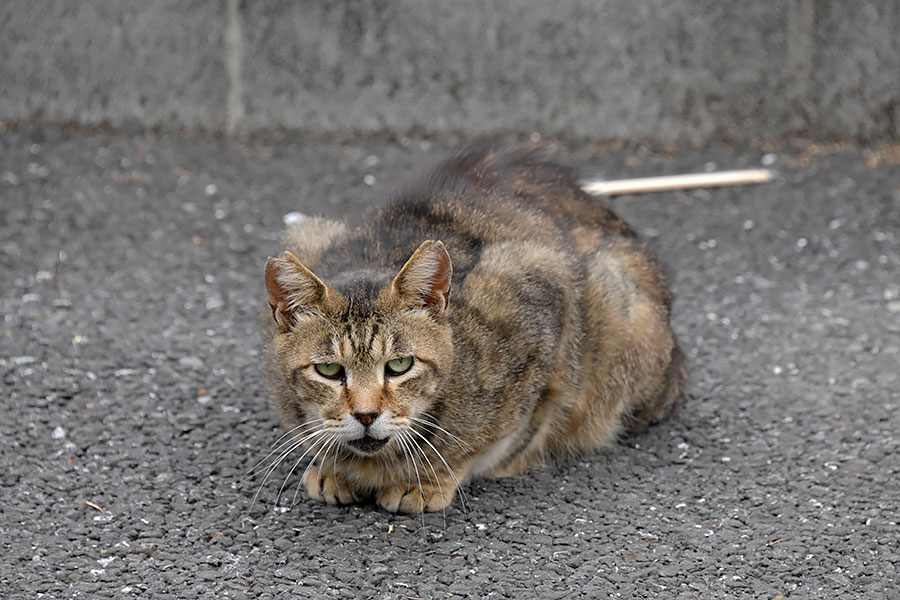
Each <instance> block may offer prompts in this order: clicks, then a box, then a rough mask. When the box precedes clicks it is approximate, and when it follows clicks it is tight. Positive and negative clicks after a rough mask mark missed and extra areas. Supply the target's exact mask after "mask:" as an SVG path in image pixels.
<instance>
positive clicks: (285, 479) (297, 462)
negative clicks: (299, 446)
mask: <svg viewBox="0 0 900 600" xmlns="http://www.w3.org/2000/svg"><path fill="white" fill-rule="evenodd" d="M332 435H334V434H332ZM330 440H331V438H329V439H328V440H326V441H325V444H327V443H328V441H330ZM320 441H321V440H316V441H315V442H314V443H313V444H311V445H310V447H309V448H307V449H306V451H305V452H304V453H303V454H301V455H300V458H298V459H297V460H296V462H294V466H293V467H291V470H290V471H288V474H287V477H285V478H284V481H283V482H282V484H281V487H280V488H279V489H278V495H276V496H275V506H278V501H279V500H280V499H281V494H282V492H284V488H285V486H286V485H287V482H288V479H290V478H291V475H293V474H294V471H295V470H296V469H297V467H299V466H300V463H301V462H303V457H304V456H306V455H307V454H309V452H310V451H311V450H312V449H313V448H315V447H316V445H318V444H319V442H320ZM324 447H325V445H324V444H323V446H322V447H321V448H319V449H318V450H316V453H315V454H313V457H312V458H311V459H310V461H309V463H310V464H312V463H314V462H316V457H317V456H319V452H321V451H322V449H323V448H324ZM306 468H307V469H309V465H307V467H306ZM301 481H302V480H301Z"/></svg>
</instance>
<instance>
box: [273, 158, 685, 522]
mask: <svg viewBox="0 0 900 600" xmlns="http://www.w3.org/2000/svg"><path fill="white" fill-rule="evenodd" d="M283 244H284V247H286V248H287V251H286V252H285V253H284V256H283V257H281V258H269V260H268V262H267V263H266V268H265V284H266V290H267V293H268V302H269V305H270V307H271V314H269V313H268V311H267V316H266V321H267V325H266V331H265V335H264V339H265V353H264V358H263V365H262V366H263V369H264V371H266V372H267V374H268V375H269V379H270V381H271V385H272V388H273V395H274V400H275V403H276V405H277V407H278V409H279V411H280V413H281V416H282V418H283V422H284V425H285V426H286V427H288V428H289V429H290V432H291V433H292V437H289V440H290V441H289V442H286V443H285V444H284V445H283V449H282V450H279V452H281V454H282V456H281V458H282V459H283V458H284V457H285V456H287V455H288V454H290V453H291V452H294V451H297V454H301V452H302V453H303V454H305V455H308V456H309V457H312V461H313V462H312V463H310V466H309V467H308V468H307V470H306V472H305V474H304V476H303V478H302V480H303V484H304V486H305V487H306V490H307V492H308V493H309V495H310V496H311V497H313V498H315V499H317V500H324V501H325V502H328V503H341V504H343V503H352V502H358V501H361V500H364V499H366V498H372V497H373V496H374V499H375V500H376V501H377V502H378V504H379V505H381V506H382V507H384V508H385V509H387V510H389V511H399V512H405V513H420V512H422V511H436V510H441V509H444V508H445V507H446V506H448V505H449V504H450V503H451V502H452V500H453V498H454V496H455V494H456V492H457V489H458V488H459V486H461V485H462V484H464V483H465V482H466V481H468V480H470V479H471V478H473V477H478V476H505V475H513V474H515V473H519V472H521V471H523V470H524V469H527V468H528V467H530V466H532V465H534V464H535V463H537V462H539V461H541V460H542V459H544V458H546V457H549V456H555V455H557V456H558V455H564V454H567V453H571V452H575V451H580V450H586V449H592V448H597V447H599V446H602V445H604V444H607V443H608V442H610V441H611V440H613V439H615V438H616V436H617V435H619V434H620V433H622V432H637V431H640V430H642V429H644V428H645V427H646V426H647V425H648V424H650V423H653V422H656V421H658V420H660V419H661V418H662V417H663V416H665V415H666V413H668V412H669V411H670V409H671V408H672V407H673V406H674V404H675V401H676V399H677V398H678V395H679V385H680V384H681V381H682V379H683V377H684V367H683V360H682V355H681V352H680V351H679V349H678V346H677V345H676V342H675V339H674V337H673V335H672V331H671V330H670V328H669V306H670V299H669V292H668V291H667V288H666V284H665V281H664V279H663V276H662V274H661V272H660V268H659V266H658V264H657V262H656V260H655V259H654V257H653V256H652V255H651V253H650V252H649V251H648V250H647V248H646V247H645V246H644V245H643V244H641V243H640V242H639V241H638V240H637V239H636V237H635V234H634V232H633V231H632V230H631V229H630V228H629V227H628V225H626V224H625V223H624V222H623V221H622V220H620V219H619V218H618V217H617V216H616V215H615V214H613V213H612V212H611V211H610V210H608V209H607V208H605V207H604V206H603V205H602V204H601V203H600V202H599V201H598V200H596V199H594V198H591V197H589V196H587V195H586V194H585V193H584V192H583V191H582V190H581V188H580V187H579V185H578V183H577V180H576V179H575V177H574V176H573V174H572V173H571V172H570V171H569V170H568V169H566V168H564V167H561V166H559V165H557V164H553V163H551V162H549V161H547V160H546V159H545V158H544V156H543V154H542V153H540V152H538V151H534V150H521V149H520V150H513V151H506V152H494V151H493V150H490V149H486V148H469V149H466V150H464V151H461V152H459V153H458V154H456V155H454V156H452V157H450V158H448V159H446V160H444V161H443V162H441V163H439V164H438V165H437V166H436V167H434V168H432V169H431V170H429V171H427V172H425V173H424V174H423V175H422V176H420V177H419V178H417V179H414V180H413V182H412V183H411V184H409V185H408V186H407V187H405V188H402V189H401V191H400V192H398V193H395V194H394V196H393V197H392V198H391V199H390V200H389V201H388V202H387V203H386V204H385V205H384V206H383V207H382V208H381V209H380V210H379V211H378V212H377V213H376V214H375V215H374V216H373V217H372V218H370V219H369V220H367V221H366V223H365V224H364V225H362V226H360V227H358V228H356V229H354V230H349V229H347V228H346V227H345V226H344V225H343V224H342V223H338V222H334V221H330V220H325V219H319V218H315V219H313V218H307V219H306V220H305V221H303V222H301V223H299V224H297V225H295V226H294V227H293V228H291V229H289V230H288V231H287V232H286V233H285V235H284V238H283ZM451 292H452V293H451ZM298 462H299V461H298Z"/></svg>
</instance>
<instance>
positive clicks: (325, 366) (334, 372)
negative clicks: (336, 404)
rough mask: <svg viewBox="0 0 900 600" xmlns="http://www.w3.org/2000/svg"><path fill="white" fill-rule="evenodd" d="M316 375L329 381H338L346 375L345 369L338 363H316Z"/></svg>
mask: <svg viewBox="0 0 900 600" xmlns="http://www.w3.org/2000/svg"><path fill="white" fill-rule="evenodd" d="M313 366H314V367H315V369H316V373H318V374H319V375H321V376H322V377H327V378H328V379H338V378H339V377H343V375H344V367H342V366H341V365H339V364H338V363H316V364H315V365H313Z"/></svg>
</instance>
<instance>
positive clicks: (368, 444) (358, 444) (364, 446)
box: [345, 435, 389, 454]
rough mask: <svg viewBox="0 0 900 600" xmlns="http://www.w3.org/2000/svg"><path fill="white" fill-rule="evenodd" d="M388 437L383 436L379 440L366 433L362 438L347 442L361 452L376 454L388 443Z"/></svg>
mask: <svg viewBox="0 0 900 600" xmlns="http://www.w3.org/2000/svg"><path fill="white" fill-rule="evenodd" d="M388 439H389V438H383V439H380V440H379V439H377V438H373V437H372V436H371V435H364V436H362V437H361V438H357V439H355V440H349V441H347V442H345V443H346V444H347V445H348V446H350V447H351V448H352V449H353V450H356V451H357V452H359V453H360V454H375V453H376V452H378V451H379V450H381V448H382V447H383V446H384V445H385V444H387V443H388Z"/></svg>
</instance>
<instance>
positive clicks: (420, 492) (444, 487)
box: [376, 477, 456, 514]
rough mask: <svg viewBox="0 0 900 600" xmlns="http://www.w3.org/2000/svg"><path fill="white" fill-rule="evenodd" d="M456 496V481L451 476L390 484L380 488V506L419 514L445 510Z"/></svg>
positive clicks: (390, 509) (394, 510) (395, 510)
mask: <svg viewBox="0 0 900 600" xmlns="http://www.w3.org/2000/svg"><path fill="white" fill-rule="evenodd" d="M455 496H456V483H455V481H454V480H453V479H451V478H449V477H448V478H445V479H443V480H439V481H438V482H431V481H423V482H421V484H419V483H418V482H416V483H411V484H403V485H389V486H385V487H383V488H381V489H380V490H378V494H377V496H376V499H377V500H378V504H379V506H381V507H382V508H384V509H385V510H389V511H391V512H401V513H409V514H419V513H422V512H435V511H438V510H444V509H445V508H447V507H448V506H450V503H451V502H453V498H454V497H455Z"/></svg>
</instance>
